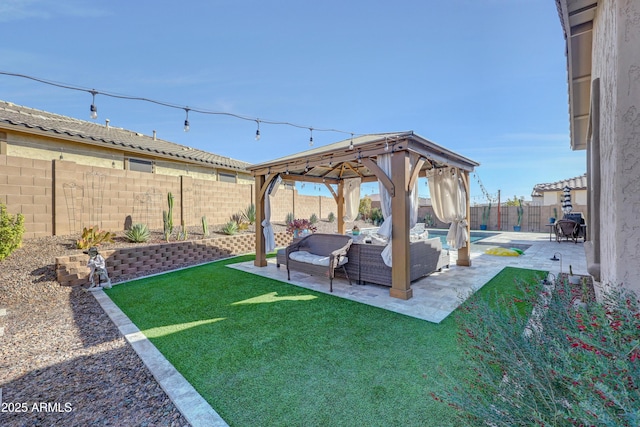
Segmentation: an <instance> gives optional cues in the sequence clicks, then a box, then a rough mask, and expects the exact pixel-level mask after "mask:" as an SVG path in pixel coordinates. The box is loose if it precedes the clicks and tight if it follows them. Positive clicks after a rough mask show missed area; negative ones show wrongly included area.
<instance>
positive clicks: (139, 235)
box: [124, 223, 151, 243]
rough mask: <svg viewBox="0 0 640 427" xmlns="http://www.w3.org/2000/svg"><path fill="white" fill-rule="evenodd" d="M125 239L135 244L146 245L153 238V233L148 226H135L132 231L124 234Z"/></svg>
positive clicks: (129, 230) (139, 224)
mask: <svg viewBox="0 0 640 427" xmlns="http://www.w3.org/2000/svg"><path fill="white" fill-rule="evenodd" d="M124 237H126V239H127V240H128V241H130V242H133V243H144V242H146V241H148V240H149V238H150V237H151V232H150V231H149V228H148V227H147V224H141V223H138V224H133V225H132V226H131V228H130V229H128V230H127V231H125V232H124Z"/></svg>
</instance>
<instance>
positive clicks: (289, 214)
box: [284, 212, 296, 224]
mask: <svg viewBox="0 0 640 427" xmlns="http://www.w3.org/2000/svg"><path fill="white" fill-rule="evenodd" d="M294 219H296V218H295V217H294V216H293V212H289V213H288V214H287V216H286V217H285V218H284V222H286V223H287V224H289V223H290V222H293V220H294Z"/></svg>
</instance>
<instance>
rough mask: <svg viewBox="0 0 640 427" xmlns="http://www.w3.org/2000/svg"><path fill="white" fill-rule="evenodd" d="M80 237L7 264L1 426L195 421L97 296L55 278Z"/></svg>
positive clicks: (29, 250)
mask: <svg viewBox="0 0 640 427" xmlns="http://www.w3.org/2000/svg"><path fill="white" fill-rule="evenodd" d="M359 225H360V226H361V227H362V226H366V225H364V224H362V223H360V224H359ZM336 228H337V226H336V225H335V224H331V223H327V222H323V221H321V222H320V223H319V224H318V231H319V232H335V231H336ZM274 229H275V231H276V232H278V231H283V230H284V226H283V225H277V224H276V225H275V226H274ZM121 234H122V233H120V235H121ZM189 237H190V239H199V238H202V231H201V229H197V228H195V227H194V228H193V229H192V230H190V235H189ZM77 238H79V236H62V237H61V236H55V237H46V238H37V239H25V240H24V241H23V244H22V247H21V248H19V249H17V250H16V251H15V252H14V253H12V254H11V255H10V256H9V257H8V258H6V259H4V260H2V261H0V331H3V332H4V334H1V335H2V336H0V388H1V391H0V400H1V401H2V408H0V426H45V425H46V426H65V427H67V426H87V425H102V426H188V425H189V423H188V422H187V421H186V419H185V418H184V417H183V416H182V415H181V414H180V412H179V411H178V410H177V409H176V407H175V406H174V405H173V403H172V402H171V400H170V399H169V398H168V397H167V395H166V394H165V393H164V391H163V390H162V389H161V388H160V386H159V385H158V383H157V382H156V381H155V379H154V378H153V376H152V375H151V373H150V372H149V370H148V369H147V368H146V367H145V365H144V364H143V363H142V361H141V360H140V359H139V357H138V355H137V354H136V353H135V351H134V350H133V349H132V348H131V347H130V346H129V345H128V343H127V342H126V340H125V339H124V337H123V336H122V335H120V332H119V331H118V329H117V328H116V327H115V326H114V325H113V324H112V323H111V321H110V319H109V317H108V316H107V315H106V314H105V313H104V311H103V310H102V308H101V307H100V305H99V304H98V302H97V301H96V300H95V298H94V297H93V295H92V294H91V293H90V292H86V291H84V289H83V288H81V287H63V286H60V285H59V284H58V282H57V281H56V280H55V257H56V256H62V255H70V254H77V253H79V252H80V250H78V249H75V245H74V242H75V240H76V239H77ZM161 241H162V233H161V232H160V231H154V232H153V233H152V239H151V240H150V242H161ZM127 245H136V244H132V243H127V242H126V241H125V239H124V238H123V237H117V238H116V241H115V243H113V244H108V245H102V246H101V248H104V249H108V248H113V247H123V246H127ZM137 245H140V244H137ZM3 310H5V311H6V314H5V315H2V313H3Z"/></svg>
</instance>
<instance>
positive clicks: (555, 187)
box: [531, 173, 587, 197]
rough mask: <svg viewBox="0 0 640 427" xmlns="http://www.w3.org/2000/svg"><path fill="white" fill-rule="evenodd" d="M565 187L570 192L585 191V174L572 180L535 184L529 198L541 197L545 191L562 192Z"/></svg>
mask: <svg viewBox="0 0 640 427" xmlns="http://www.w3.org/2000/svg"><path fill="white" fill-rule="evenodd" d="M565 186H567V187H569V188H571V189H572V190H586V189H587V174H586V173H585V174H584V175H580V176H576V177H574V178H569V179H563V180H562V181H556V182H549V183H545V184H536V185H535V186H534V187H533V191H532V192H531V196H532V197H535V196H541V195H542V193H544V192H545V191H562V189H563V188H564V187H565Z"/></svg>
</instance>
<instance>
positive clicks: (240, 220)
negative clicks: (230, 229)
mask: <svg viewBox="0 0 640 427" xmlns="http://www.w3.org/2000/svg"><path fill="white" fill-rule="evenodd" d="M230 220H231V221H233V222H235V223H236V226H237V229H238V231H242V230H246V229H248V228H249V223H247V222H246V221H245V217H244V213H242V212H237V213H234V214H233V215H231V218H230Z"/></svg>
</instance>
